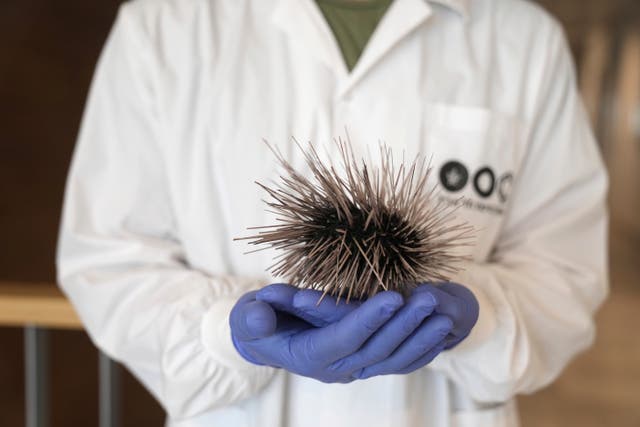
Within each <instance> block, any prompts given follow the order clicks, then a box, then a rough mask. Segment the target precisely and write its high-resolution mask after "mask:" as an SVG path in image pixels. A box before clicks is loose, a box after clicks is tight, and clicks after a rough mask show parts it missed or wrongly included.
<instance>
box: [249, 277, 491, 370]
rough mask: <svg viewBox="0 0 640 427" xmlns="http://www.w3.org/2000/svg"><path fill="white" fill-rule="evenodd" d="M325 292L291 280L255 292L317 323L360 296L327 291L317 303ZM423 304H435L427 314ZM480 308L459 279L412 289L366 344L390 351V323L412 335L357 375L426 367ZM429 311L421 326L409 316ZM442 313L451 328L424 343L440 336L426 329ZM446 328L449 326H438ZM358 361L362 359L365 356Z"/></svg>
mask: <svg viewBox="0 0 640 427" xmlns="http://www.w3.org/2000/svg"><path fill="white" fill-rule="evenodd" d="M321 295H322V293H321V292H319V291H313V290H297V289H296V288H294V287H292V286H290V285H284V284H276V285H270V286H267V287H265V288H263V289H262V290H260V291H259V292H258V294H257V298H258V299H260V300H262V301H265V302H268V303H269V304H271V305H272V306H274V307H275V308H277V309H278V310H280V311H284V312H287V313H290V314H292V315H295V316H297V317H299V318H301V319H305V321H307V322H309V323H311V324H313V325H315V326H326V325H327V324H330V323H331V322H335V321H337V320H339V319H341V318H342V317H344V316H345V315H347V314H348V313H350V312H351V311H353V310H355V309H357V308H358V307H359V306H360V304H361V302H360V301H351V302H350V303H349V304H347V303H345V302H344V301H343V300H341V301H340V302H339V303H336V300H335V299H334V298H333V297H331V296H325V297H324V298H323V299H322V301H320V303H318V300H319V298H320V296H321ZM424 307H431V309H426V314H425V313H422V312H421V311H422V310H425V308H424ZM416 311H417V313H416ZM431 311H434V312H435V314H433V315H431ZM478 312H479V307H478V303H477V300H476V298H475V296H474V295H473V293H472V292H471V291H470V290H469V289H467V288H466V287H464V286H462V285H459V284H456V283H443V284H439V285H437V286H434V285H432V284H422V285H419V286H418V287H417V288H416V289H414V290H413V292H412V294H411V296H410V297H409V298H408V300H407V303H406V305H405V307H403V308H402V310H400V311H399V312H398V313H397V314H396V315H395V316H394V318H393V319H391V320H390V321H389V322H388V324H387V325H385V328H384V329H385V330H386V333H385V331H378V332H376V334H375V340H374V338H373V337H372V339H371V343H369V344H368V345H369V346H371V347H377V348H376V350H375V351H376V352H379V353H385V352H386V353H389V346H393V345H397V341H394V340H393V335H392V334H394V333H396V332H397V331H396V330H395V329H394V328H393V327H392V326H391V324H395V325H396V328H402V327H403V325H404V328H405V329H410V330H409V332H411V335H410V336H409V337H408V338H407V339H406V341H405V342H403V343H402V346H401V348H400V347H399V348H397V349H395V351H394V353H393V355H392V356H390V357H388V358H386V359H385V360H382V361H379V362H377V363H375V364H372V365H370V366H368V367H363V368H361V369H360V370H356V371H355V372H354V374H353V375H354V377H356V378H368V377H370V376H374V375H383V374H401V373H408V372H412V371H414V370H416V369H419V368H421V367H423V366H424V365H426V364H427V363H429V362H431V360H433V359H434V358H435V357H436V356H437V355H438V354H439V353H440V351H442V350H445V349H450V348H453V347H454V346H456V345H457V344H458V343H459V342H461V341H462V340H463V339H464V338H466V337H467V335H468V334H469V332H470V331H471V329H472V328H473V326H474V325H475V323H476V321H477V319H478ZM429 315H431V316H430V317H429V319H428V321H425V322H423V324H422V325H420V326H419V327H418V326H417V325H416V324H415V321H414V322H410V321H408V320H407V319H408V318H409V317H411V316H414V319H415V318H423V319H424V318H426V317H427V316H429ZM438 316H445V317H446V318H448V319H449V320H450V323H451V326H450V328H449V329H450V331H449V334H448V335H447V336H446V338H445V339H444V340H442V341H440V342H438V343H437V345H436V346H432V347H430V348H427V347H424V346H423V345H422V346H421V343H425V342H429V343H434V342H436V341H437V339H436V337H432V336H428V335H429V333H432V331H433V329H432V328H431V326H432V322H433V320H434V318H437V317H438ZM442 322H444V320H442ZM427 325H428V326H427ZM413 328H416V329H415V330H414V329H413ZM445 329H447V328H443V329H441V330H440V331H444V330H445ZM401 336H403V339H404V338H406V337H407V336H406V334H405V335H401ZM385 344H386V345H385ZM383 348H386V350H383ZM353 359H354V358H353V357H352V358H348V359H346V360H345V361H343V362H341V363H343V364H346V365H349V364H350V363H352V364H353ZM412 359H413V361H412V362H411V363H408V364H407V360H412ZM359 362H360V364H362V361H359Z"/></svg>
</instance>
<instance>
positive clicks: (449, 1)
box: [429, 0, 471, 20]
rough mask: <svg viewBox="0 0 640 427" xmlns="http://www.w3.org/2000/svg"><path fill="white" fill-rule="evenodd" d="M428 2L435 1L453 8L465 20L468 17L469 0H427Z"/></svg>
mask: <svg viewBox="0 0 640 427" xmlns="http://www.w3.org/2000/svg"><path fill="white" fill-rule="evenodd" d="M429 2H431V3H436V4H439V5H442V6H445V7H448V8H449V9H452V10H454V11H455V12H457V13H458V14H460V16H461V17H462V18H464V19H465V20H466V19H468V18H469V13H470V10H469V9H470V7H471V4H470V2H471V0H429Z"/></svg>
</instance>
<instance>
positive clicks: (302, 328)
mask: <svg viewBox="0 0 640 427" xmlns="http://www.w3.org/2000/svg"><path fill="white" fill-rule="evenodd" d="M256 293H257V292H256V291H253V292H249V293H247V294H245V295H243V296H242V297H241V298H240V299H239V300H238V302H237V303H236V305H235V306H234V308H233V309H232V311H231V315H230V318H229V323H230V326H231V337H232V340H233V343H234V345H235V347H236V349H237V350H238V353H240V355H241V356H242V357H244V358H245V359H246V360H248V361H249V362H252V363H255V364H260V365H268V366H273V367H278V368H283V369H286V370H287V371H289V372H292V373H295V374H298V375H303V376H306V377H311V378H315V379H317V380H319V381H322V382H327V383H333V382H343V383H344V382H351V381H353V380H354V379H355V378H354V377H353V375H352V374H353V372H354V370H356V369H358V368H359V366H356V365H353V364H345V363H343V361H344V360H345V359H347V358H349V360H351V359H354V358H358V359H361V360H363V361H366V360H368V359H369V358H370V355H369V353H370V349H367V347H366V345H365V343H366V342H367V340H368V339H369V338H370V337H371V336H372V335H373V334H374V333H375V332H376V331H377V330H379V329H380V328H381V327H383V325H384V324H385V323H386V322H387V321H388V320H389V319H390V318H391V317H392V316H393V315H394V313H396V311H397V310H398V309H399V308H400V307H401V306H402V305H403V299H402V296H401V295H400V294H398V293H396V292H381V293H379V294H377V295H375V296H374V297H372V298H370V299H369V300H367V301H365V302H363V303H362V304H361V305H359V306H358V307H357V309H354V310H352V311H350V312H349V313H348V314H346V315H344V317H342V318H341V319H340V320H337V321H336V322H333V323H329V324H328V325H326V326H324V327H315V326H313V325H312V324H310V323H308V322H306V321H304V320H302V319H300V318H298V317H295V316H292V315H291V314H288V313H285V312H281V311H279V310H276V309H274V308H273V307H272V306H271V305H270V304H268V303H266V302H263V301H259V300H257V299H256Z"/></svg>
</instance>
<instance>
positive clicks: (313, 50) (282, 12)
mask: <svg viewBox="0 0 640 427" xmlns="http://www.w3.org/2000/svg"><path fill="white" fill-rule="evenodd" d="M418 1H419V0H418ZM272 20H273V22H274V24H275V25H276V26H277V27H279V28H280V29H281V30H282V31H284V32H285V33H286V34H287V37H288V39H289V40H291V42H292V43H299V44H300V45H301V46H302V47H303V48H304V50H305V51H306V52H308V53H309V54H311V55H313V56H315V57H316V58H317V59H318V60H320V61H322V62H323V63H325V64H326V65H327V66H328V67H329V68H331V69H332V70H333V71H334V72H335V73H336V74H337V75H338V76H339V77H340V78H343V79H344V78H345V77H346V75H347V67H346V65H345V62H344V59H343V58H342V54H341V52H340V48H339V47H338V45H337V43H336V40H335V37H334V36H333V33H332V32H331V28H330V27H329V25H328V24H327V22H326V21H325V19H324V16H323V15H322V12H321V11H320V9H318V7H317V6H316V5H315V3H314V2H313V0H280V1H279V2H278V4H277V5H276V6H275V8H274V11H273V15H272Z"/></svg>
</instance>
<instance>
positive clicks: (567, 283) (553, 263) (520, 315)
mask: <svg viewBox="0 0 640 427" xmlns="http://www.w3.org/2000/svg"><path fill="white" fill-rule="evenodd" d="M545 50H546V54H545V55H544V57H543V58H541V59H540V60H539V61H538V64H536V65H537V66H539V67H540V69H541V70H542V71H541V72H540V73H538V75H539V76H541V77H540V78H537V79H534V80H535V81H536V82H537V83H536V84H535V85H533V84H532V85H531V86H530V87H534V88H535V90H531V92H533V93H534V94H535V95H534V98H535V100H534V101H532V105H534V107H532V108H531V110H532V111H534V112H535V113H534V114H532V117H531V125H530V129H529V132H527V133H528V137H527V140H528V143H527V151H526V153H525V155H524V157H523V160H522V161H521V166H520V168H519V170H518V172H517V177H516V182H515V183H514V187H513V189H512V194H511V200H510V206H509V207H508V210H507V217H506V218H505V220H504V225H503V228H502V230H501V233H500V235H499V238H498V241H497V243H496V245H495V247H494V251H493V253H492V255H491V257H490V259H489V260H488V262H486V263H469V264H468V265H467V266H466V268H465V271H464V272H462V273H461V274H460V275H459V277H457V278H455V281H459V282H460V283H463V284H465V285H467V286H468V287H469V288H470V289H471V290H472V291H473V292H474V293H475V294H476V295H477V297H478V299H479V302H480V316H479V320H478V323H477V324H476V326H475V327H474V329H473V330H472V332H471V334H470V335H469V337H468V338H467V339H466V340H465V341H463V342H462V343H461V344H460V345H459V346H458V347H455V348H454V349H452V350H450V351H445V352H443V353H442V354H441V355H440V356H439V357H438V358H437V359H436V360H435V361H434V362H433V363H432V365H431V367H432V368H433V369H436V370H439V371H442V372H444V373H445V374H446V375H447V376H448V377H449V378H450V379H452V380H453V381H454V382H455V383H457V384H458V385H459V386H460V387H461V388H462V389H463V390H465V391H466V392H467V393H468V394H469V395H470V396H471V397H472V398H473V399H475V400H478V401H480V402H496V401H505V400H507V399H509V398H511V397H513V396H514V395H515V394H517V393H530V392H533V391H535V390H537V389H539V388H541V387H544V386H545V385H547V384H549V383H550V382H551V381H553V380H554V379H555V378H556V377H557V376H558V375H559V374H560V372H561V370H562V369H563V368H564V367H565V366H566V364H567V363H568V362H569V361H570V359H571V358H572V357H573V356H575V355H576V354H577V353H578V352H580V351H582V350H584V349H586V348H587V347H589V346H590V344H591V343H592V341H593V339H594V319H593V317H594V312H595V311H596V309H597V308H598V307H599V305H600V304H601V303H602V302H603V300H604V298H605V297H606V295H607V292H608V283H607V281H608V279H607V275H608V273H607V264H606V262H607V253H606V245H607V242H606V240H607V212H606V202H605V198H606V190H607V176H606V172H605V169H604V167H603V164H602V161H601V157H600V154H599V150H598V147H597V145H596V143H595V141H594V138H593V136H592V133H591V130H590V127H589V124H588V121H587V118H586V115H585V113H584V110H583V106H582V103H581V99H580V96H579V94H578V91H577V89H576V84H575V72H574V69H573V63H572V60H571V55H570V52H569V49H568V47H567V43H566V40H565V38H564V35H563V33H562V31H561V30H560V29H558V28H556V31H555V34H554V35H553V36H552V37H551V38H550V41H549V43H548V44H547V47H546V48H545Z"/></svg>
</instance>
